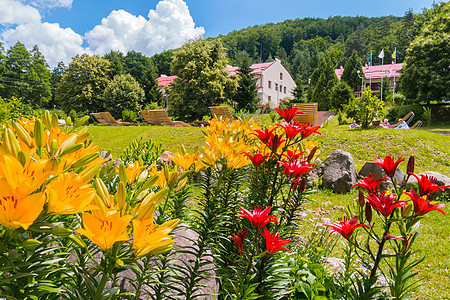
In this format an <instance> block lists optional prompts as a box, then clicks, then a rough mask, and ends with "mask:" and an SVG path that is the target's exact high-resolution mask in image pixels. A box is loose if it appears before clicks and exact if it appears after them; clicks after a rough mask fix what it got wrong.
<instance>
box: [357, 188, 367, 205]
mask: <svg viewBox="0 0 450 300" xmlns="http://www.w3.org/2000/svg"><path fill="white" fill-rule="evenodd" d="M358 203H359V206H360V207H364V205H365V204H366V199H364V192H363V191H362V190H359V193H358Z"/></svg>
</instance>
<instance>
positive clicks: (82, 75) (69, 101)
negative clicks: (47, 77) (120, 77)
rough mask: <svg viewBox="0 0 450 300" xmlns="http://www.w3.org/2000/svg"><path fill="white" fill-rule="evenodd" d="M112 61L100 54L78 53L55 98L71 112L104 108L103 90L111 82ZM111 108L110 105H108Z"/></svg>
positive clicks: (65, 109) (93, 110) (62, 106)
mask: <svg viewBox="0 0 450 300" xmlns="http://www.w3.org/2000/svg"><path fill="white" fill-rule="evenodd" d="M110 73H111V70H110V62H109V61H108V60H106V59H103V58H101V57H100V56H98V55H93V56H89V55H88V54H82V55H76V56H75V57H74V58H73V59H72V61H71V62H70V64H69V67H68V68H67V69H66V72H65V74H64V76H63V77H62V79H61V83H60V84H59V86H58V88H57V89H56V95H55V99H56V101H57V102H58V103H60V105H61V108H62V109H63V110H64V111H66V112H69V111H70V110H71V109H74V110H76V111H78V112H89V111H90V112H95V111H102V110H104V105H103V92H104V90H105V88H106V87H107V86H108V84H109V82H110V79H109V78H110ZM108 109H109V107H108Z"/></svg>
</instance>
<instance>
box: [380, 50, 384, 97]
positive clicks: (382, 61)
mask: <svg viewBox="0 0 450 300" xmlns="http://www.w3.org/2000/svg"><path fill="white" fill-rule="evenodd" d="M381 52H382V53H383V55H382V56H381V70H383V64H384V48H383V49H382V50H381ZM383 73H384V72H383ZM383 75H384V74H383ZM383 77H384V76H381V94H380V97H381V101H383Z"/></svg>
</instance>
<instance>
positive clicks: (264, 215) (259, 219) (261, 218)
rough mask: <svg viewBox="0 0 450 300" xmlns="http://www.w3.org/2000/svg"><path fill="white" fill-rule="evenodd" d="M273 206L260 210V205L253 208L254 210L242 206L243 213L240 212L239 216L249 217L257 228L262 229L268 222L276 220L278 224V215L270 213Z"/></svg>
mask: <svg viewBox="0 0 450 300" xmlns="http://www.w3.org/2000/svg"><path fill="white" fill-rule="evenodd" d="M271 208H272V207H270V206H269V207H267V208H266V209H265V210H263V211H260V210H259V206H257V207H255V208H254V209H253V212H250V211H248V210H246V209H245V208H243V207H241V211H242V214H240V215H239V216H238V217H239V218H247V219H248V220H249V221H250V223H252V225H253V227H255V228H256V229H261V228H263V227H264V226H266V224H267V223H270V222H274V223H277V224H278V220H277V218H276V217H274V216H272V215H269V213H270V209H271Z"/></svg>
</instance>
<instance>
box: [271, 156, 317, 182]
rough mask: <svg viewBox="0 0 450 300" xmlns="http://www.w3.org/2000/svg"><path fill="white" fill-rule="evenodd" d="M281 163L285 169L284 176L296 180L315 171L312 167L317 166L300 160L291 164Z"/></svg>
mask: <svg viewBox="0 0 450 300" xmlns="http://www.w3.org/2000/svg"><path fill="white" fill-rule="evenodd" d="M279 163H280V165H282V166H283V167H284V168H283V173H284V175H286V176H287V177H294V178H298V177H300V176H302V175H303V174H305V173H308V172H309V171H311V170H312V169H313V168H311V166H315V164H307V163H302V162H301V161H299V160H294V161H291V162H288V161H279Z"/></svg>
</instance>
